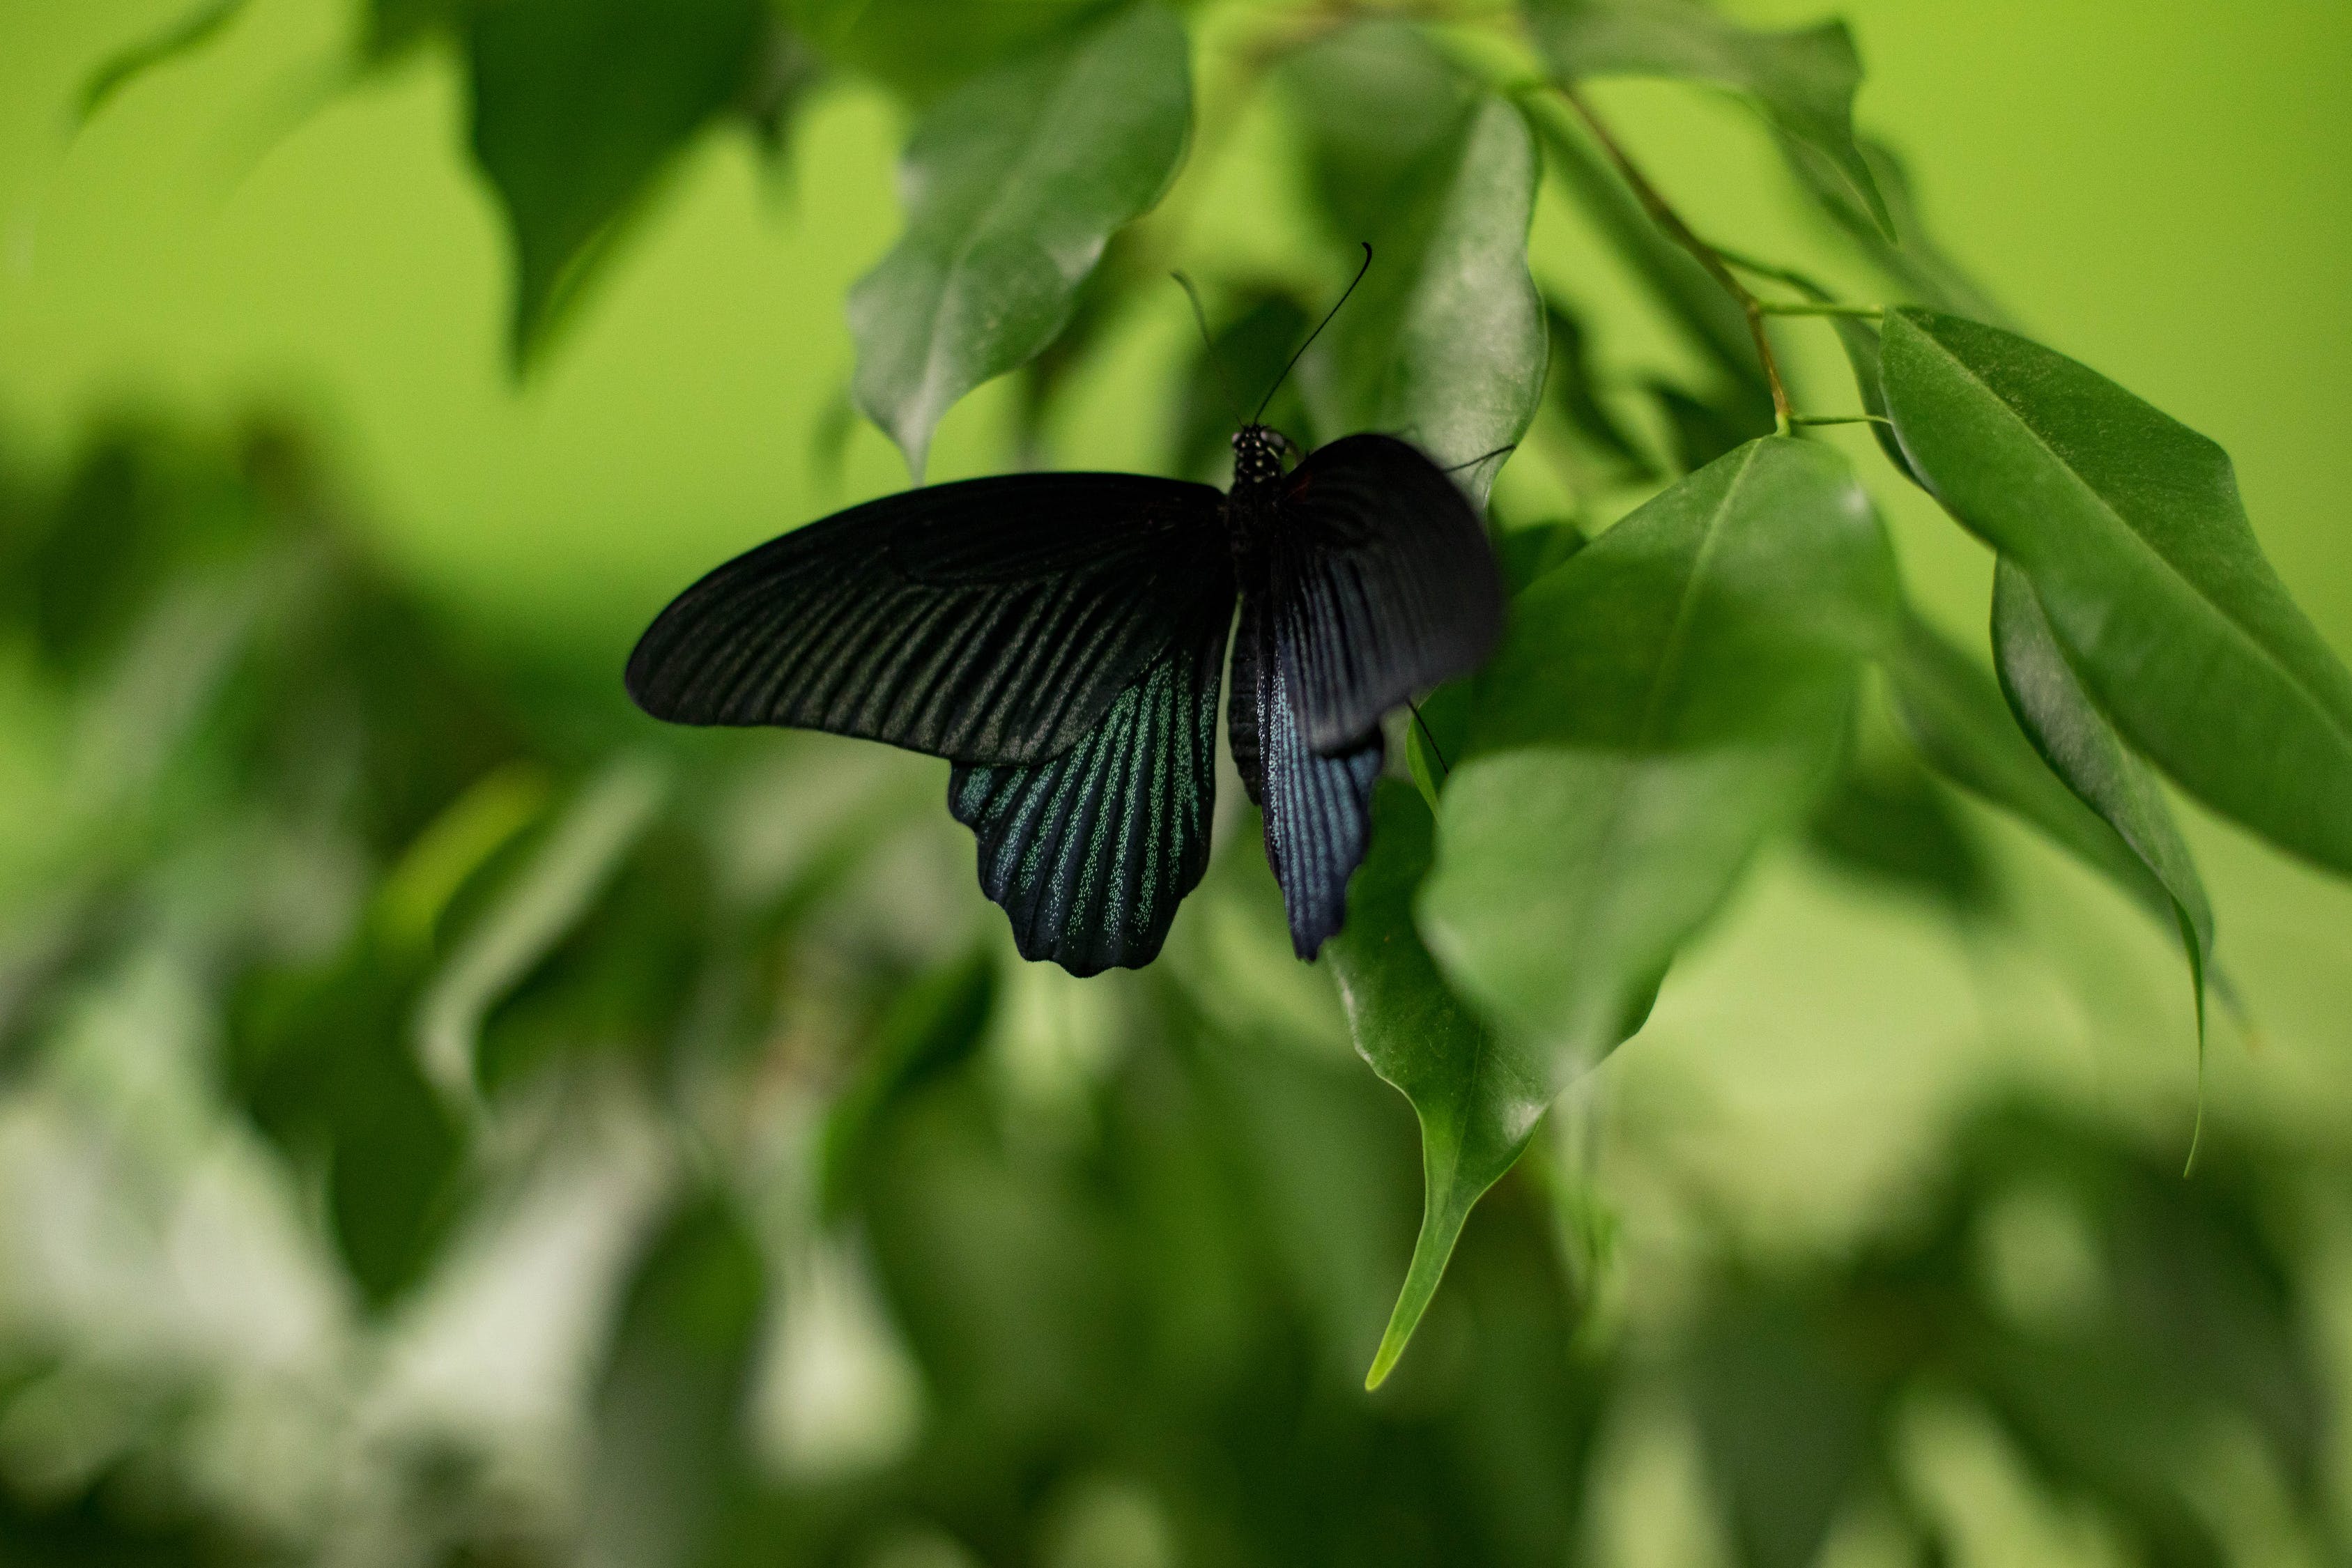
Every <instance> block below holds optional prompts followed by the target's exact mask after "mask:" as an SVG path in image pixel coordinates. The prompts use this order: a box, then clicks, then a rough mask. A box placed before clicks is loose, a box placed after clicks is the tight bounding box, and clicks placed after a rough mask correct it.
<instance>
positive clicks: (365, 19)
mask: <svg viewBox="0 0 2352 1568" xmlns="http://www.w3.org/2000/svg"><path fill="white" fill-rule="evenodd" d="M473 4H475V0H365V12H364V15H363V16H362V21H361V27H360V35H361V36H360V57H361V58H362V59H363V60H367V61H370V62H372V63H375V64H382V63H383V62H384V61H386V60H389V59H392V58H394V57H396V56H398V55H400V54H402V53H403V52H404V51H405V50H407V49H409V48H411V47H415V45H417V44H420V43H422V42H424V41H425V39H426V38H428V37H432V36H433V35H434V34H435V33H436V32H439V31H441V30H442V29H444V28H451V27H455V26H457V22H458V20H459V18H460V17H461V16H463V15H464V13H465V12H466V11H467V9H468V8H469V7H470V6H471V5H473Z"/></svg>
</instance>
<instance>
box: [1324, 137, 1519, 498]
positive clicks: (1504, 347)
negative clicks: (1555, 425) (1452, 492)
mask: <svg viewBox="0 0 2352 1568" xmlns="http://www.w3.org/2000/svg"><path fill="white" fill-rule="evenodd" d="M1541 174H1542V167H1541V163H1540V161H1539V160H1538V158H1537V156H1536V148H1535V138H1534V136H1533V135H1532V134H1531V133H1530V132H1529V131H1528V122H1527V120H1526V117H1525V116H1523V115H1522V114H1520V112H1519V111H1518V110H1517V109H1516V108H1514V107H1513V106H1512V105H1511V104H1509V103H1507V102H1505V101H1504V100H1500V99H1494V98H1488V99H1482V100H1480V101H1479V102H1478V103H1477V104H1476V105H1475V107H1474V108H1472V109H1471V110H1469V111H1468V112H1467V113H1466V114H1465V116H1464V117H1463V118H1462V119H1461V120H1460V121H1458V122H1457V123H1456V125H1455V126H1454V130H1453V132H1452V133H1451V134H1450V135H1448V136H1447V137H1446V138H1445V139H1444V141H1443V142H1439V143H1438V144H1437V145H1436V146H1435V147H1433V149H1431V150H1430V152H1429V153H1426V154H1425V155H1424V156H1423V158H1422V159H1421V161H1420V162H1419V163H1416V164H1415V165H1414V166H1413V168H1412V171H1411V172H1410V173H1409V174H1407V175H1406V177H1405V178H1404V180H1403V181H1402V184H1399V185H1398V186H1397V187H1396V188H1394V189H1393V190H1391V193H1390V195H1389V200H1388V203H1387V208H1386V216H1385V217H1384V219H1383V221H1382V222H1381V225H1380V226H1379V227H1378V228H1377V229H1376V230H1375V231H1374V232H1373V234H1372V235H1371V236H1370V239H1371V242H1372V264H1371V268H1370V271H1368V272H1366V273H1365V274H1364V280H1363V283H1362V285H1361V286H1360V288H1359V289H1357V291H1356V296H1355V298H1354V299H1352V300H1349V304H1348V308H1347V309H1346V310H1343V311H1341V312H1340V313H1339V316H1338V317H1337V318H1336V319H1335V320H1334V321H1332V323H1331V326H1330V328H1329V330H1328V331H1326V332H1325V333H1324V334H1323V338H1322V340H1321V341H1320V342H1318V344H1317V347H1316V352H1315V353H1314V354H1313V355H1311V356H1310V363H1309V364H1307V365H1306V366H1302V374H1307V377H1308V380H1307V404H1308V406H1309V408H1310V410H1312V411H1313V412H1314V413H1315V414H1316V415H1317V416H1318V418H1317V424H1318V427H1319V430H1320V431H1321V432H1322V433H1323V434H1324V435H1325V436H1326V437H1328V436H1331V435H1337V434H1341V433H1347V432H1352V431H1359V430H1383V431H1386V432H1388V433H1389V434H1391V435H1394V436H1398V437H1402V438H1403V439H1405V440H1408V441H1411V442H1412V444H1413V445H1415V446H1416V447H1420V448H1421V449H1422V450H1423V452H1425V453H1427V454H1428V455H1429V457H1430V458H1432V459H1433V461H1435V462H1436V463H1438V464H1439V465H1440V466H1441V467H1445V468H1456V469H1458V471H1457V472H1455V473H1454V482H1455V483H1456V484H1458V485H1460V486H1461V487H1462V489H1464V490H1465V491H1466V492H1467V493H1468V494H1469V496H1470V498H1471V500H1472V501H1473V502H1474V503H1475V504H1477V505H1479V506H1482V507H1483V506H1484V505H1485V504H1486V492H1487V490H1488V489H1489V488H1490V487H1491V486H1492V485H1493V483H1494V478H1495V473H1496V469H1497V468H1500V467H1501V466H1502V461H1503V459H1504V458H1506V457H1507V455H1508V453H1507V448H1508V447H1511V446H1512V445H1513V444H1514V443H1516V442H1517V440H1518V438H1519V437H1521V436H1522V435H1524V434H1526V432H1527V428H1528V424H1529V423H1530V422H1531V421H1532V420H1533V419H1534V418H1535V414H1536V406H1537V404H1538V402H1539V401H1540V400H1541V398H1542V396H1543V385H1544V363H1545V359H1546V356H1547V354H1548V353H1549V344H1548V343H1547V342H1546V341H1545V336H1544V318H1543V301H1542V300H1541V299H1539V298H1538V296H1537V294H1536V286H1535V280H1534V279H1532V278H1530V277H1529V276H1528V258H1527V245H1528V223H1529V222H1530V220H1531V219H1532V217H1533V216H1534V212H1535V198H1536V182H1537V180H1538V177H1539V176H1540V175H1541ZM1479 459H1487V460H1485V461H1480V460H1479Z"/></svg>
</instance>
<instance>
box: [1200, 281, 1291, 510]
mask: <svg viewBox="0 0 2352 1568" xmlns="http://www.w3.org/2000/svg"><path fill="white" fill-rule="evenodd" d="M1314 325H1315V323H1314V321H1312V320H1311V319H1309V318H1308V316H1307V312H1306V310H1303V309H1301V308H1300V306H1299V304H1298V301H1297V300H1293V299H1292V298H1290V296H1288V295H1287V294H1283V293H1278V292H1276V291H1274V290H1271V289H1247V290H1244V292H1243V294H1242V296H1241V298H1240V300H1239V301H1238V302H1237V309H1236V310H1234V314H1233V317H1232V319H1231V320H1230V321H1227V322H1226V323H1225V324H1224V325H1223V326H1222V327H1220V328H1217V329H1216V330H1215V331H1214V332H1213V334H1212V336H1211V338H1210V341H1209V343H1208V345H1207V346H1206V347H1204V348H1203V349H1202V351H1201V353H1198V354H1197V355H1195V356H1194V357H1193V360H1192V365H1191V368H1190V369H1189V370H1188V371H1187V372H1186V374H1185V376H1184V390H1183V395H1182V398H1181V402H1180V403H1179V405H1178V406H1177V413H1176V455H1175V458H1174V461H1173V464H1172V471H1173V472H1174V473H1176V474H1177V475H1179V476H1180V477H1181V478H1184V479H1200V480H1202V481H1203V482H1208V483H1217V484H1222V483H1224V482H1225V481H1226V479H1228V478H1229V477H1230V475H1231V474H1232V472H1233V462H1234V431H1235V430H1237V429H1239V428H1240V427H1241V425H1242V424H1243V423H1244V422H1246V421H1247V419H1248V417H1249V415H1250V411H1251V408H1252V406H1253V405H1252V404H1251V403H1249V402H1248V401H1246V400H1247V399H1250V398H1254V397H1263V396H1265V394H1266V392H1267V390H1268V389H1269V388H1272V387H1274V384H1275V378H1276V376H1278V375H1280V374H1282V371H1283V367H1284V366H1285V365H1286V364H1287V363H1289V362H1290V356H1291V354H1292V353H1294V352H1296V351H1297V348H1298V345H1299V344H1300V343H1302V342H1306V341H1307V331H1309V330H1310V329H1311V328H1312V327H1313V326H1314ZM1235 399H1241V400H1244V401H1242V402H1241V403H1240V405H1239V406H1238V407H1236V406H1235V404H1234V400H1235ZM1265 419H1266V422H1267V423H1268V424H1270V425H1272V426H1274V427H1275V428H1276V429H1277V430H1284V431H1296V432H1297V433H1298V434H1299V437H1301V438H1304V436H1305V433H1306V430H1307V426H1306V424H1305V423H1304V421H1303V420H1302V418H1301V417H1300V410H1299V406H1298V389H1297V386H1296V385H1295V384H1292V383H1289V382H1285V383H1284V384H1283V385H1282V386H1281V387H1280V388H1279V389H1278V390H1276V392H1275V395H1274V400H1273V401H1272V402H1271V403H1269V404H1267V405H1266V411H1265Z"/></svg>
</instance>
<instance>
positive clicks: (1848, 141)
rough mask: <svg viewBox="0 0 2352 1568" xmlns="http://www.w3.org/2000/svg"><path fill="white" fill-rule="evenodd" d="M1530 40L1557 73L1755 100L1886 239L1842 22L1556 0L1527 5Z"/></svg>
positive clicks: (1888, 222)
mask: <svg viewBox="0 0 2352 1568" xmlns="http://www.w3.org/2000/svg"><path fill="white" fill-rule="evenodd" d="M1529 20H1530V21H1531V23H1532V24H1533V26H1534V30H1535V35H1536V42H1537V44H1538V47H1540V48H1541V49H1542V50H1543V53H1544V56H1545V58H1547V59H1548V60H1549V61H1550V63H1551V67H1552V69H1553V70H1555V71H1557V72H1558V73H1559V75H1560V76H1562V77H1564V78H1566V79H1570V80H1575V79H1580V78H1584V77H1604V76H1662V77H1675V78H1678V79H1683V80H1686V81H1700V82H1706V83H1709V84H1711V85H1714V86H1717V87H1722V88H1727V89H1730V90H1731V91H1733V92H1736V93H1738V94H1739V95H1741V96H1742V97H1744V98H1747V99H1748V100H1750V101H1751V102H1753V103H1754V104H1755V105H1756V107H1757V109H1758V110H1759V111H1761V112H1762V114H1763V116H1764V118H1765V119H1766V120H1767V121H1770V123H1771V125H1772V128H1773V129H1774V130H1775V131H1777V132H1780V138H1781V142H1782V145H1783V146H1785V147H1786V148H1787V149H1788V153H1789V156H1790V159H1792V160H1794V161H1795V162H1797V163H1799V164H1800V165H1801V167H1803V168H1805V169H1806V171H1807V174H1808V177H1809V178H1818V179H1821V180H1823V181H1833V182H1835V184H1836V188H1837V189H1838V190H1839V191H1840V192H1841V194H1842V195H1844V196H1846V197H1847V198H1848V199H1850V200H1851V201H1853V202H1854V203H1856V204H1858V205H1860V206H1861V207H1862V209H1863V210H1864V211H1866V212H1867V213H1869V215H1870V216H1871V219H1872V221H1873V222H1874V223H1875V224H1877V226H1879V227H1880V228H1881V229H1882V230H1884V231H1885V233H1886V234H1887V236H1888V237H1894V234H1895V220H1894V218H1893V216H1891V215H1890V214H1889V213H1888V212H1887V210H1886V203H1885V199H1884V198H1883V197H1882V196H1881V195H1879V192H1878V185H1877V183H1876V181H1875V180H1874V178H1873V177H1872V174H1871V169H1870V163H1869V161H1868V160H1867V159H1865V158H1864V156H1863V153H1862V149H1861V148H1860V147H1859V146H1857V145H1856V144H1855V142H1854V135H1853V94H1854V89H1856V88H1858V87H1860V86H1861V85H1862V61H1861V59H1860V58H1857V57H1856V55H1855V54H1854V50H1853V34H1852V33H1850V32H1848V31H1847V29H1846V25H1845V24H1844V23H1843V22H1823V23H1822V24H1820V25H1819V26H1812V27H1806V28H1802V29H1800V30H1797V31H1794V32H1786V33H1762V32H1755V31H1751V30H1750V29H1748V28H1746V27H1742V26H1738V24H1737V23H1734V22H1730V21H1727V20H1726V19H1725V18H1723V17H1721V16H1717V15H1716V14H1715V13H1714V12H1712V11H1709V10H1707V9H1706V8H1705V7H1703V6H1701V5H1696V4H1694V3H1693V0H1646V3H1643V4H1627V3H1625V0H1554V3H1552V4H1549V5H1538V6H1535V7H1532V8H1531V14H1530V17H1529Z"/></svg>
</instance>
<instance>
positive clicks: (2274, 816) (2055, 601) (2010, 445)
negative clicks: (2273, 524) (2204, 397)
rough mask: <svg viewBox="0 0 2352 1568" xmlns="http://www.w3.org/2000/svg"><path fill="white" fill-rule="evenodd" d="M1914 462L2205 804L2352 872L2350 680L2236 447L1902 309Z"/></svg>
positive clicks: (1900, 428)
mask: <svg viewBox="0 0 2352 1568" xmlns="http://www.w3.org/2000/svg"><path fill="white" fill-rule="evenodd" d="M1882 363H1883V364H1884V366H1885V374H1886V397H1887V405H1888V407H1889V409H1890V410H1891V412H1892V415H1893V417H1894V419H1895V428H1896V431H1897V433H1898V434H1899V435H1900V436H1901V437H1902V440H1903V446H1904V449H1905V450H1906V452H1907V453H1908V454H1909V455H1910V458H1911V461H1912V464H1913V466H1914V467H1915V468H1917V470H1918V471H1919V473H1920V475H1921V476H1922V477H1923V478H1924V479H1927V483H1928V486H1929V488H1930V489H1932V490H1933V491H1934V492H1935V494H1936V496H1937V499H1938V500H1941V501H1942V502H1943V503H1944V505H1945V506H1946V507H1947V508H1948V509H1949V510H1950V511H1951V512H1952V513H1953V515H1954V516H1956V517H1958V519H1959V520H1960V521H1962V522H1963V523H1965V524H1966V525H1967V526H1968V527H1969V528H1970V529H1971V530H1973V531H1976V532H1977V533H1979V535H1981V536H1983V538H1984V539H1985V540H1987V541H1988V542H1990V543H1991V544H1992V546H1993V547H1994V548H1995V549H1996V550H1998V551H2000V553H2001V554H2002V555H2003V556H2004V557H2006V558H2007V559H2008V560H2010V561H2011V562H2012V563H2015V565H2016V566H2017V567H2018V569H2019V570H2021V572H2023V573H2024V574H2025V576H2026V577H2027V578H2028V579H2029V580H2030V581H2031V582H2032V585H2033V589H2034V592H2035V594H2036V595H2037V596H2038V597H2039V598H2040V600H2041V602H2042V610H2043V612H2044V613H2045V614H2046V615H2047V616H2048V618H2049V622H2050V629H2051V631H2052V633H2053V635H2054V636H2055V637H2056V639H2057V643H2058V646H2059V647H2060V648H2061V649H2062V650H2063V653H2064V656H2065V661H2066V663H2067V664H2068V665H2069V666H2070V667H2071V668H2073V669H2074V673H2075V674H2076V675H2077V676H2079V677H2080V678H2081V679H2082V682H2083V685H2084V688H2085V689H2087V690H2088V692H2089V693H2090V697H2091V700H2092V701H2093V702H2094V703H2095V704H2096V706H2097V707H2098V709H2099V710H2100V711H2101V712H2102V713H2104V714H2105V716H2106V717H2107V718H2108V719H2109V720H2110V721H2113V722H2114V724H2115V726H2116V729H2117V730H2118V731H2121V732H2122V734H2123V736H2124V738H2125V739H2126V741H2128V742H2131V744H2132V745H2133V746H2134V747H2135V748H2137V750H2138V751H2139V752H2142V753H2144V754H2145V755H2147V757H2148V758H2150V759H2151V760H2152V761H2154V762H2155V763H2157V764H2158V766H2159V767H2161V768H2163V769H2164V770H2165V771H2166V772H2167V773H2170V774H2171V775H2172V776H2173V777H2174V778H2175V779H2177V780H2179V782H2180V784H2182V785H2183V786H2184V787H2186V788H2187V789H2188V790H2189V792H2190V793H2191V794H2193V795H2197V796H2198V797H2200V799H2202V800H2204V801H2205V802H2206V803H2207V804H2208V805H2211V806H2213V807H2214V808H2215V809H2216V810H2218V811H2221V813H2223V814H2224V815H2226V816H2231V817H2234V818H2236V819H2237V820H2238V821H2240V822H2242V823H2243V824H2244V825H2245V826H2248V827H2251V828H2252V829H2253V830H2254V831H2255V832H2257V833H2261V834H2263V835H2264V836H2265V837H2269V838H2270V839H2271V840H2272V841H2273V842H2274V843H2277V844H2279V845H2281V846H2283V847H2285V848H2288V849H2291V850H2294V851H2295V852H2296V853H2298V854H2302V855H2305V856H2307V857H2309V858H2311V859H2313V860H2315V861H2316V862H2317V863H2319V864H2320V865H2322V866H2326V867H2328V868H2331V869H2334V870H2336V871H2339V872H2345V873H2352V674H2347V672H2346V670H2345V668H2344V666H2343V664H2342V663H2341V662H2340V661H2339V660H2338V659H2337V658H2336V655H2335V654H2334V653H2332V652H2331V651H2329V649H2328V647H2327V645H2326V643H2325V642H2323V641H2322V640H2321V639H2320V637H2319V634H2318V633H2317V632H2316V631H2315V630H2314V629H2313V627H2312V626H2311V623H2310V622H2308V621H2307V620H2305V618H2304V616H2303V613H2302V612H2301V611H2300V610H2298V609H2297V608H2296V607H2295V605H2294V600H2293V599H2291V598H2290V597H2289V596H2288V595H2287V591H2286V586H2285V584H2283V583H2281V582H2280V581H2279V579H2278V574H2277V573H2276V572H2274V571H2273V569H2272V567H2271V564H2270V563H2269V561H2268V560H2266V559H2265V558H2264V557H2263V552H2262V549H2261V546H2260V545H2259V544H2257V543H2256V542H2255V540H2254V534H2253V530H2252V528H2251V527H2250V526H2249V525H2248V523H2247V521H2246V513H2245V508H2244V506H2243V504H2242V502H2241V501H2240V500H2239V497H2238V487H2237V480H2236V477H2235V476H2234V474H2233V473H2232V472H2231V467H2230V459H2229V457H2228V455H2227V454H2226V453H2224V452H2223V451H2222V450H2221V447H2217V446H2215V445H2214V444H2213V443H2212V442H2210V441H2209V440H2207V439H2206V438H2205V437H2202V436H2200V435H2198V434H2197V433H2196V432H2195V431H2193V430H2190V429H2189V428H2188V427H2187V426H2184V425H2181V424H2179V423H2177V422H2176V421H2174V420H2172V419H2170V418H2168V417H2167V416H2165V415H2164V414H2162V413H2160V412H2158V410H2157V409H2155V408H2152V407H2150V406H2149V405H2147V404H2146V403H2143V402H2141V401H2140V400H2139V399H2138V398H2137V397H2134V396H2133V395H2131V394H2129V393H2127V392H2126V391H2124V390H2123V389H2122V388H2121V387H2119V386H2117V385H2116V384H2114V383H2113V382H2111V381H2108V380H2107V379H2105V377H2104V376H2101V375H2099V374H2097V373H2096V372H2095V371H2092V370H2090V369H2088V368H2086V367H2084V366H2083V365H2081V364H2077V363H2075V362H2074V361H2073V360H2070V359H2067V358H2065V357H2064V356H2063V355H2062V354H2058V353H2053V352H2052V351H2051V350H2049V349H2046V348H2043V347H2042V346H2041V345H2040V344H2038V343H2034V342H2028V341H2027V340H2026V339H2024V338H2021V337H2018V336H2016V335H2015V334H2014V333H2011V332H2006V331H2000V329H1999V328H1995V327H1988V326H1984V325H1982V324H1980V323H1978V322H1975V321H1963V320H1960V319H1959V318H1958V317H1953V316H1942V315H1937V314H1934V313H1932V312H1928V311H1924V310H1901V311H1896V312H1895V313H1893V314H1891V315H1889V316H1888V318H1887V321H1886V329H1885V346H1884V351H1883V354H1882Z"/></svg>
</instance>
